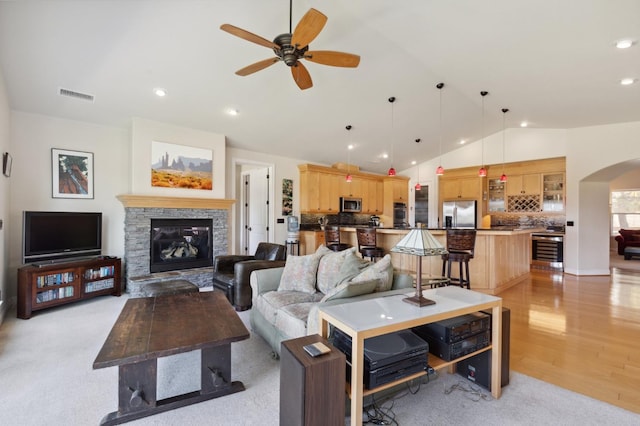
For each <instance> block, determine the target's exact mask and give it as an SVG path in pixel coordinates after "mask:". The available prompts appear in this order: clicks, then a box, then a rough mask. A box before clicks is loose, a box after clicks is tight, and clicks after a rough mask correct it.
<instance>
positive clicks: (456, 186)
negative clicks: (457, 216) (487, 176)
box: [440, 176, 483, 201]
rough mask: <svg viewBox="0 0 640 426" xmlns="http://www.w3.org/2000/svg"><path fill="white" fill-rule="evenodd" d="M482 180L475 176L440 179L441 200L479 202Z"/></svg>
mask: <svg viewBox="0 0 640 426" xmlns="http://www.w3.org/2000/svg"><path fill="white" fill-rule="evenodd" d="M482 183H483V179H482V178H480V177H477V176H472V177H459V178H451V179H447V178H440V191H441V194H442V200H444V201H446V200H458V199H460V200H463V199H464V200H479V199H482Z"/></svg>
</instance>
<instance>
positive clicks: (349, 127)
mask: <svg viewBox="0 0 640 426" xmlns="http://www.w3.org/2000/svg"><path fill="white" fill-rule="evenodd" d="M345 129H347V132H349V145H348V146H347V176H346V178H345V180H346V181H347V183H351V181H352V180H353V177H352V176H351V170H350V169H351V167H350V164H349V163H350V161H351V148H353V145H351V124H347V127H345Z"/></svg>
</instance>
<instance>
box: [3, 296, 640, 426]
mask: <svg viewBox="0 0 640 426" xmlns="http://www.w3.org/2000/svg"><path fill="white" fill-rule="evenodd" d="M125 301H126V296H123V297H120V298H116V297H101V298H97V299H93V300H88V301H84V302H80V303H77V304H73V305H67V306H64V307H59V308H55V309H52V310H47V311H42V312H38V313H36V314H35V315H34V317H33V318H31V319H30V320H19V319H16V318H15V311H13V312H11V315H12V317H10V318H7V319H6V321H5V323H4V324H3V325H2V327H1V328H0V425H3V426H14V425H15V426H24V425H47V426H51V425H65V426H66V425H97V424H99V422H100V420H101V419H102V418H103V416H104V415H106V414H107V413H109V412H111V411H115V410H116V408H117V404H118V402H117V395H116V392H117V382H118V371H117V368H116V367H113V368H106V369H101V370H93V369H92V368H91V365H92V364H93V361H94V359H95V357H96V355H97V353H98V351H99V350H100V348H101V347H102V343H103V342H104V339H105V338H106V336H107V334H108V333H109V330H110V329H111V326H112V325H113V322H114V321H115V319H116V318H117V316H118V314H119V312H120V309H121V308H122V306H123V305H124V303H125ZM240 316H241V318H242V319H243V321H245V323H247V324H248V312H243V313H241V314H240ZM198 361H199V353H198V352H191V353H188V354H182V355H180V356H178V357H171V358H167V359H164V360H162V362H160V363H159V371H160V372H161V375H162V377H161V379H160V381H159V387H160V389H159V395H160V396H159V397H160V398H163V397H165V396H170V395H176V394H181V393H183V392H187V391H191V390H195V389H196V388H198V386H199V384H198V379H197V377H198ZM232 368H233V380H240V381H242V382H244V384H245V386H246V388H247V389H246V391H244V392H240V393H236V394H233V395H228V396H225V397H223V398H219V399H214V400H210V401H205V402H202V403H199V404H195V405H191V406H188V407H184V408H180V409H177V410H173V411H169V412H166V413H162V414H159V415H156V416H152V417H148V418H145V419H141V420H137V421H133V422H131V423H129V424H131V425H204V424H210V425H277V424H278V423H279V387H280V382H279V377H280V372H279V362H278V361H276V360H273V359H272V358H271V357H270V354H269V349H268V347H267V345H266V343H265V342H264V341H263V340H262V339H261V338H260V337H258V336H256V335H253V334H252V336H251V338H250V339H248V340H245V341H243V342H238V343H234V344H233V346H232ZM463 389H464V390H463ZM465 390H466V391H465ZM382 407H383V409H384V410H385V411H386V412H387V413H388V415H389V416H391V417H394V418H395V422H396V423H397V424H400V425H452V424H455V425H477V424H479V423H483V424H491V425H539V424H561V425H590V424H593V425H595V424H615V425H616V426H623V425H632V424H640V416H638V415H636V414H634V413H631V412H628V411H625V410H622V409H620V408H617V407H614V406H611V405H608V404H605V403H603V402H600V401H596V400H593V399H591V398H588V397H585V396H582V395H579V394H576V393H573V392H569V391H567V390H564V389H561V388H558V387H556V386H553V385H550V384H547V383H544V382H541V381H538V380H535V379H532V378H530V377H527V376H524V375H521V374H517V373H512V374H511V383H510V384H509V386H507V387H505V388H504V389H503V396H502V398H500V399H499V400H494V399H492V398H491V396H490V394H489V393H488V392H487V391H485V390H483V389H481V388H475V390H474V389H471V388H470V385H469V382H468V381H466V380H464V379H462V378H461V377H459V376H457V375H449V374H446V373H443V374H442V375H441V376H440V377H438V378H437V379H435V380H433V381H431V382H430V383H423V384H421V385H420V386H417V385H416V386H413V387H411V388H410V389H409V388H407V389H406V390H405V391H404V392H403V393H402V394H401V397H399V398H398V399H396V400H393V401H387V402H386V403H384V404H383V405H382Z"/></svg>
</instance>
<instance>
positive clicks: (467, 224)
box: [442, 200, 478, 229]
mask: <svg viewBox="0 0 640 426" xmlns="http://www.w3.org/2000/svg"><path fill="white" fill-rule="evenodd" d="M477 208H478V203H477V201H476V200H467V201H445V202H444V203H443V204H442V216H443V217H444V220H443V222H442V223H443V225H444V227H445V228H474V229H475V228H476V227H477V223H478V222H477V215H476V212H477Z"/></svg>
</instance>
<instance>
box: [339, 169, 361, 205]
mask: <svg viewBox="0 0 640 426" xmlns="http://www.w3.org/2000/svg"><path fill="white" fill-rule="evenodd" d="M334 176H335V177H336V178H337V179H338V181H339V182H340V194H338V198H340V197H356V198H362V199H363V201H364V191H363V188H364V187H366V181H365V180H364V179H362V178H360V177H356V178H353V179H352V180H351V182H347V179H346V174H345V175H334Z"/></svg>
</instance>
